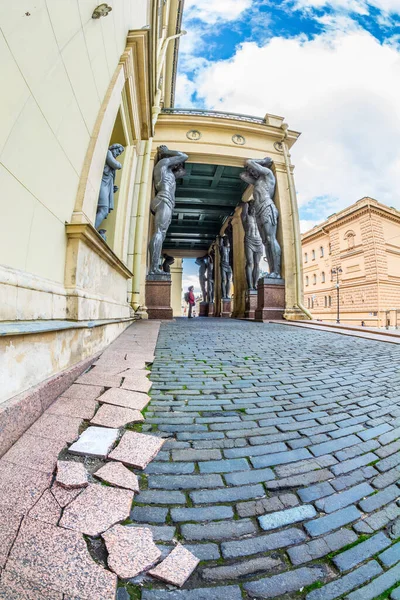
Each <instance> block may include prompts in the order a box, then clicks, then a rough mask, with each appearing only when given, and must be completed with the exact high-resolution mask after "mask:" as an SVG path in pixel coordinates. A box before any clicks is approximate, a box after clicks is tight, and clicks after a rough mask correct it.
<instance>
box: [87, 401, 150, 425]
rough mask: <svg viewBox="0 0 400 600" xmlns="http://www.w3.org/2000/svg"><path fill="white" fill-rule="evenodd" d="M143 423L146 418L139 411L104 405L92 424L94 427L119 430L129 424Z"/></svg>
mask: <svg viewBox="0 0 400 600" xmlns="http://www.w3.org/2000/svg"><path fill="white" fill-rule="evenodd" d="M143 421H144V417H143V415H142V413H141V412H139V411H138V410H132V409H131V408H123V407H122V406H113V405H112V404H102V405H101V406H100V408H99V410H98V411H97V413H96V414H95V416H94V417H93V419H92V420H91V421H90V422H91V423H93V425H102V426H103V427H117V428H118V427H124V425H127V424H128V423H142V422H143Z"/></svg>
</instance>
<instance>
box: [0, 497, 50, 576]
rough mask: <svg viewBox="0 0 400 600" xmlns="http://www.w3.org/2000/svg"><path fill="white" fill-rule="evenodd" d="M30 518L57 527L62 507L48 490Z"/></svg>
mask: <svg viewBox="0 0 400 600" xmlns="http://www.w3.org/2000/svg"><path fill="white" fill-rule="evenodd" d="M29 516H30V517H31V518H32V519H37V520H38V521H44V522H45V523H49V524H50V525H57V524H58V521H59V520H60V517H61V506H60V505H59V504H58V502H57V500H56V499H55V498H54V496H53V494H52V493H51V491H50V490H46V491H45V492H44V493H43V496H42V497H41V498H40V500H39V501H38V502H36V504H35V505H34V506H33V508H31V510H30V511H29ZM0 522H1V519H0ZM0 547H2V544H0ZM0 566H1V561H0Z"/></svg>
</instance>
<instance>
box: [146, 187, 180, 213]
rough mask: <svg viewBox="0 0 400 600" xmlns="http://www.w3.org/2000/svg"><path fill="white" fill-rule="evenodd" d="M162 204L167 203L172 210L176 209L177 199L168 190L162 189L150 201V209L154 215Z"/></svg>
mask: <svg viewBox="0 0 400 600" xmlns="http://www.w3.org/2000/svg"><path fill="white" fill-rule="evenodd" d="M161 204H166V205H167V206H168V207H169V208H170V209H171V210H173V209H174V206H175V201H174V199H173V198H171V196H170V195H169V194H168V192H166V191H163V190H161V191H160V192H158V194H157V195H156V196H155V197H154V198H153V200H152V201H151V202H150V211H151V213H152V214H153V215H155V214H156V211H157V209H158V207H159V206H160V205H161Z"/></svg>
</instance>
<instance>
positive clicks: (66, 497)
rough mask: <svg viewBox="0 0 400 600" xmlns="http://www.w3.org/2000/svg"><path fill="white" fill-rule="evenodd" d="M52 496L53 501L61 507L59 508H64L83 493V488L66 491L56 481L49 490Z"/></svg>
mask: <svg viewBox="0 0 400 600" xmlns="http://www.w3.org/2000/svg"><path fill="white" fill-rule="evenodd" d="M50 491H51V494H52V496H54V498H55V500H56V501H57V503H58V504H59V506H61V508H65V506H67V505H68V504H69V503H70V502H72V500H75V498H76V497H77V496H79V494H80V493H81V492H82V491H83V488H75V489H72V490H67V489H65V488H63V487H62V486H61V485H59V484H58V483H57V482H56V481H55V482H54V483H53V485H52V486H51V488H50Z"/></svg>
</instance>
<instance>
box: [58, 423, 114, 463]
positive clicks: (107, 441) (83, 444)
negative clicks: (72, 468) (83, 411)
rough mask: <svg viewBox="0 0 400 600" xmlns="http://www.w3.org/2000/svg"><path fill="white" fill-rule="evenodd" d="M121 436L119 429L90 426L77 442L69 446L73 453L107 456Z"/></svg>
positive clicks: (98, 456) (99, 456)
mask: <svg viewBox="0 0 400 600" xmlns="http://www.w3.org/2000/svg"><path fill="white" fill-rule="evenodd" d="M118 436H119V431H118V429H108V428H106V427H94V426H92V427H88V428H87V429H85V431H84V432H83V433H82V434H81V435H80V436H79V439H78V441H77V442H75V443H74V444H72V446H70V447H69V448H68V451H69V452H71V454H79V455H81V456H93V457H97V458H106V457H107V455H108V454H109V452H110V450H111V448H112V447H113V445H114V444H115V442H116V441H117V439H118Z"/></svg>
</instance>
